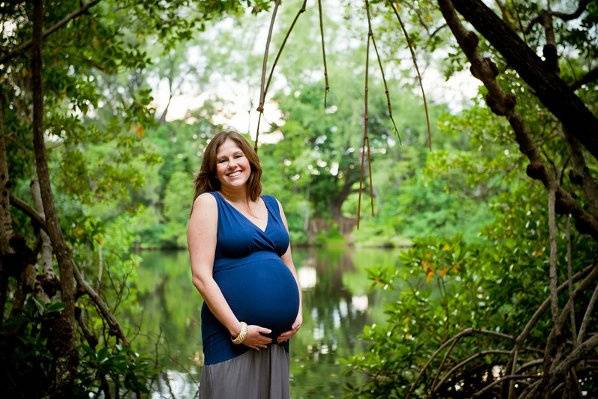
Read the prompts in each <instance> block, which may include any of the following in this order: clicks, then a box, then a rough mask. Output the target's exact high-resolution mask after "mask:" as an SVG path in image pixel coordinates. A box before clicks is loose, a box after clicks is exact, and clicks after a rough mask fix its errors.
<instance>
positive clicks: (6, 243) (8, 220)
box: [0, 86, 13, 326]
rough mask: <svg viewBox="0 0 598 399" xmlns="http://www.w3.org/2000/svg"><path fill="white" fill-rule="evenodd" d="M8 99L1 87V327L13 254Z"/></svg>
mask: <svg viewBox="0 0 598 399" xmlns="http://www.w3.org/2000/svg"><path fill="white" fill-rule="evenodd" d="M5 106H6V98H5V96H4V91H3V87H2V86H0V326H1V325H2V324H3V323H4V305H5V304H6V297H7V291H8V273H7V272H8V271H7V265H6V263H5V262H4V259H5V256H6V255H8V254H9V253H11V252H12V248H11V245H10V241H11V239H12V237H13V227H12V217H11V215H10V197H9V195H8V193H9V174H8V172H9V169H8V162H7V156H6V155H7V154H6V137H7V136H8V135H7V132H6V117H5V114H4V112H5V111H4V110H5Z"/></svg>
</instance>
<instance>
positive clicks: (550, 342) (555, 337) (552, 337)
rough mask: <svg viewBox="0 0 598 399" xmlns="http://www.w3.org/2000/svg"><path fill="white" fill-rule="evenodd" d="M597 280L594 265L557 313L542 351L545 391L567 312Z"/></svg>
mask: <svg viewBox="0 0 598 399" xmlns="http://www.w3.org/2000/svg"><path fill="white" fill-rule="evenodd" d="M597 279H598V266H596V265H594V268H593V269H592V270H591V271H590V273H589V274H588V275H587V276H586V277H585V278H584V279H583V280H582V282H581V283H580V284H579V286H578V287H577V288H576V289H575V290H574V291H573V293H572V294H571V296H570V298H569V300H568V301H567V303H566V304H565V306H563V308H562V310H561V312H560V313H559V317H558V318H557V320H556V322H555V323H554V324H553V326H552V329H551V330H550V333H549V334H548V337H547V339H546V347H545V349H544V373H543V375H542V381H543V382H542V384H541V385H542V386H543V387H544V389H546V387H547V384H548V382H549V381H550V380H551V378H552V376H551V375H552V370H553V365H555V364H558V363H555V359H558V357H559V352H560V348H561V345H562V343H563V341H564V339H563V336H562V331H563V326H564V325H565V323H566V321H567V318H568V316H569V312H570V311H571V310H572V309H573V306H574V305H575V300H576V298H577V297H578V296H579V295H580V294H581V293H582V292H583V291H584V290H586V289H587V288H588V287H590V286H591V285H592V284H593V283H594V282H595V281H596V280H597Z"/></svg>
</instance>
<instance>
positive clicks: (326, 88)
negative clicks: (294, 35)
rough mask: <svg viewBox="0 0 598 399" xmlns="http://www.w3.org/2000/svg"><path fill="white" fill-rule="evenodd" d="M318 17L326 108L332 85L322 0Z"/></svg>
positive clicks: (319, 3) (320, 0) (319, 0)
mask: <svg viewBox="0 0 598 399" xmlns="http://www.w3.org/2000/svg"><path fill="white" fill-rule="evenodd" d="M318 17H319V21H320V39H321V40H320V41H321V43H322V62H323V63H324V108H326V99H327V98H328V91H329V90H330V85H329V84H328V66H327V65H326V46H325V45H324V23H323V22H322V17H323V13H322V0H318Z"/></svg>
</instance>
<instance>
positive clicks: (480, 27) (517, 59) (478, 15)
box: [453, 0, 598, 196]
mask: <svg viewBox="0 0 598 399" xmlns="http://www.w3.org/2000/svg"><path fill="white" fill-rule="evenodd" d="M453 3H454V8H456V9H457V10H458V11H459V13H460V14H461V15H463V17H464V18H465V19H466V20H467V21H468V22H469V23H471V24H472V25H473V26H474V27H475V28H476V30H477V31H478V32H480V33H481V34H482V35H483V36H484V37H485V38H486V39H487V40H488V41H489V42H490V44H491V45H492V46H493V47H494V48H495V49H496V50H497V51H498V52H499V53H500V54H501V55H502V56H503V57H504V58H505V60H506V62H507V64H508V65H509V66H510V67H512V68H513V69H515V70H516V71H517V73H518V74H519V75H520V76H521V78H522V79H523V80H524V81H525V82H526V83H527V84H528V85H529V86H530V87H531V88H532V89H533V90H534V92H535V95H536V96H537V97H538V99H539V100H540V102H542V104H544V106H546V108H547V109H548V110H549V111H550V112H551V113H552V114H553V115H555V116H556V117H557V119H559V121H560V122H561V123H562V124H563V126H564V128H565V129H566V130H568V131H570V132H571V134H573V135H574V136H575V137H576V138H577V139H578V140H579V142H580V143H581V144H582V145H584V146H585V147H586V149H587V150H588V151H589V152H590V153H591V154H592V155H593V156H594V158H596V159H598V135H596V134H594V132H596V131H598V120H597V119H596V117H595V116H594V114H593V113H592V111H590V110H589V109H588V107H587V106H586V105H585V104H584V102H583V101H582V100H581V99H580V98H579V97H578V96H577V95H575V93H574V92H573V91H572V90H571V89H570V88H569V86H567V84H566V83H565V82H564V81H563V80H562V79H561V78H560V77H559V76H558V75H557V74H556V73H555V72H553V71H551V70H549V69H548V68H547V67H546V66H545V65H544V63H543V61H542V60H541V59H540V58H539V57H538V56H537V55H536V53H535V52H534V51H533V50H532V49H530V48H529V47H528V46H527V45H526V44H525V43H524V42H523V41H522V40H521V38H520V37H519V36H517V34H516V33H515V32H513V30H511V29H510V28H509V27H508V26H507V24H505V22H504V21H503V20H502V19H500V18H499V17H498V16H497V15H496V14H495V13H494V11H492V10H491V9H490V8H488V7H487V6H486V5H485V4H484V3H483V2H482V1H481V0H453ZM557 196H558V193H557Z"/></svg>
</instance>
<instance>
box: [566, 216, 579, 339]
mask: <svg viewBox="0 0 598 399" xmlns="http://www.w3.org/2000/svg"><path fill="white" fill-rule="evenodd" d="M565 239H566V240H567V291H568V292H569V300H571V298H572V297H573V280H572V277H573V248H572V246H573V245H572V244H571V215H567V229H566V231H565ZM570 315H571V317H570V319H569V320H570V323H571V339H572V341H573V342H577V326H576V323H575V307H574V308H573V309H571V312H570Z"/></svg>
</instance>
